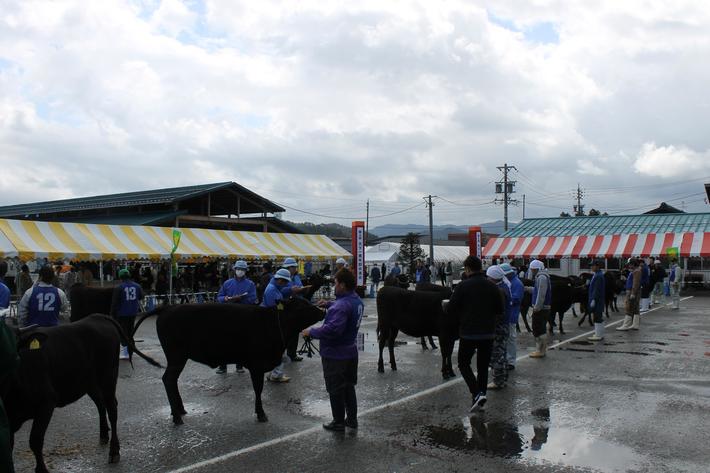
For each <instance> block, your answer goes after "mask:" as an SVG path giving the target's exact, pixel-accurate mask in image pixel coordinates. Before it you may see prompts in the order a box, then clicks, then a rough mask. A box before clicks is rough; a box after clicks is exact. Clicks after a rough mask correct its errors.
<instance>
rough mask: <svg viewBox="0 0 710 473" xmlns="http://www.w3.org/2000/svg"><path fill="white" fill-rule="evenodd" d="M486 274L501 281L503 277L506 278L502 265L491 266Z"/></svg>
mask: <svg viewBox="0 0 710 473" xmlns="http://www.w3.org/2000/svg"><path fill="white" fill-rule="evenodd" d="M486 276H488V277H489V278H491V279H495V280H498V281H500V280H501V279H503V278H505V271H503V269H501V267H500V266H498V265H495V266H489V267H488V269H487V270H486Z"/></svg>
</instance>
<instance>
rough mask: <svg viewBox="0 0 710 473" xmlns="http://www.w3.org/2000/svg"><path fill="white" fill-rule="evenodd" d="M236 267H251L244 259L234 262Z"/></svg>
mask: <svg viewBox="0 0 710 473" xmlns="http://www.w3.org/2000/svg"><path fill="white" fill-rule="evenodd" d="M234 269H249V267H248V266H247V262H246V261H244V260H239V261H237V262H236V263H234Z"/></svg>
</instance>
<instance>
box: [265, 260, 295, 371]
mask: <svg viewBox="0 0 710 473" xmlns="http://www.w3.org/2000/svg"><path fill="white" fill-rule="evenodd" d="M290 282H291V274H290V273H289V271H288V269H285V268H281V269H279V270H278V271H276V274H274V277H273V278H272V279H271V282H270V283H269V285H268V286H266V290H265V291H264V300H263V301H261V306H262V307H276V306H277V305H278V304H279V302H280V301H282V300H284V299H285V297H284V295H283V288H284V287H286V285H288V283H290ZM283 369H284V364H283V355H282V361H281V364H279V365H278V366H277V367H276V368H274V369H273V370H271V373H269V375H268V376H267V377H266V379H267V381H272V382H274V383H288V382H289V381H290V380H291V378H289V377H288V376H286V375H285V374H284V371H283Z"/></svg>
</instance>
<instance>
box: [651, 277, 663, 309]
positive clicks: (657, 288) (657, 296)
mask: <svg viewBox="0 0 710 473" xmlns="http://www.w3.org/2000/svg"><path fill="white" fill-rule="evenodd" d="M662 299H663V281H659V282H657V283H656V284H654V285H653V303H654V304H658V303H659V302H660V301H661V300H662Z"/></svg>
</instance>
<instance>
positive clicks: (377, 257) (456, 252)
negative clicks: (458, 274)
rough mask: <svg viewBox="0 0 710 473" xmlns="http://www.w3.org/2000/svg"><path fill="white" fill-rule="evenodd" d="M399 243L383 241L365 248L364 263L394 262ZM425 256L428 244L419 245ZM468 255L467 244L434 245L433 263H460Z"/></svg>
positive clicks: (427, 253) (427, 251) (426, 255)
mask: <svg viewBox="0 0 710 473" xmlns="http://www.w3.org/2000/svg"><path fill="white" fill-rule="evenodd" d="M399 247H400V244H399V243H391V242H384V243H380V244H378V245H373V246H368V247H367V248H365V263H366V264H375V263H377V264H382V263H386V264H388V265H389V264H394V262H395V261H397V255H398V253H399ZM421 247H422V250H424V254H425V256H424V257H425V258H426V257H428V256H429V246H428V245H421ZM467 256H468V246H444V245H434V262H435V263H448V262H449V261H451V262H452V263H454V264H456V263H462V262H463V260H465V259H466V257H467Z"/></svg>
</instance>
